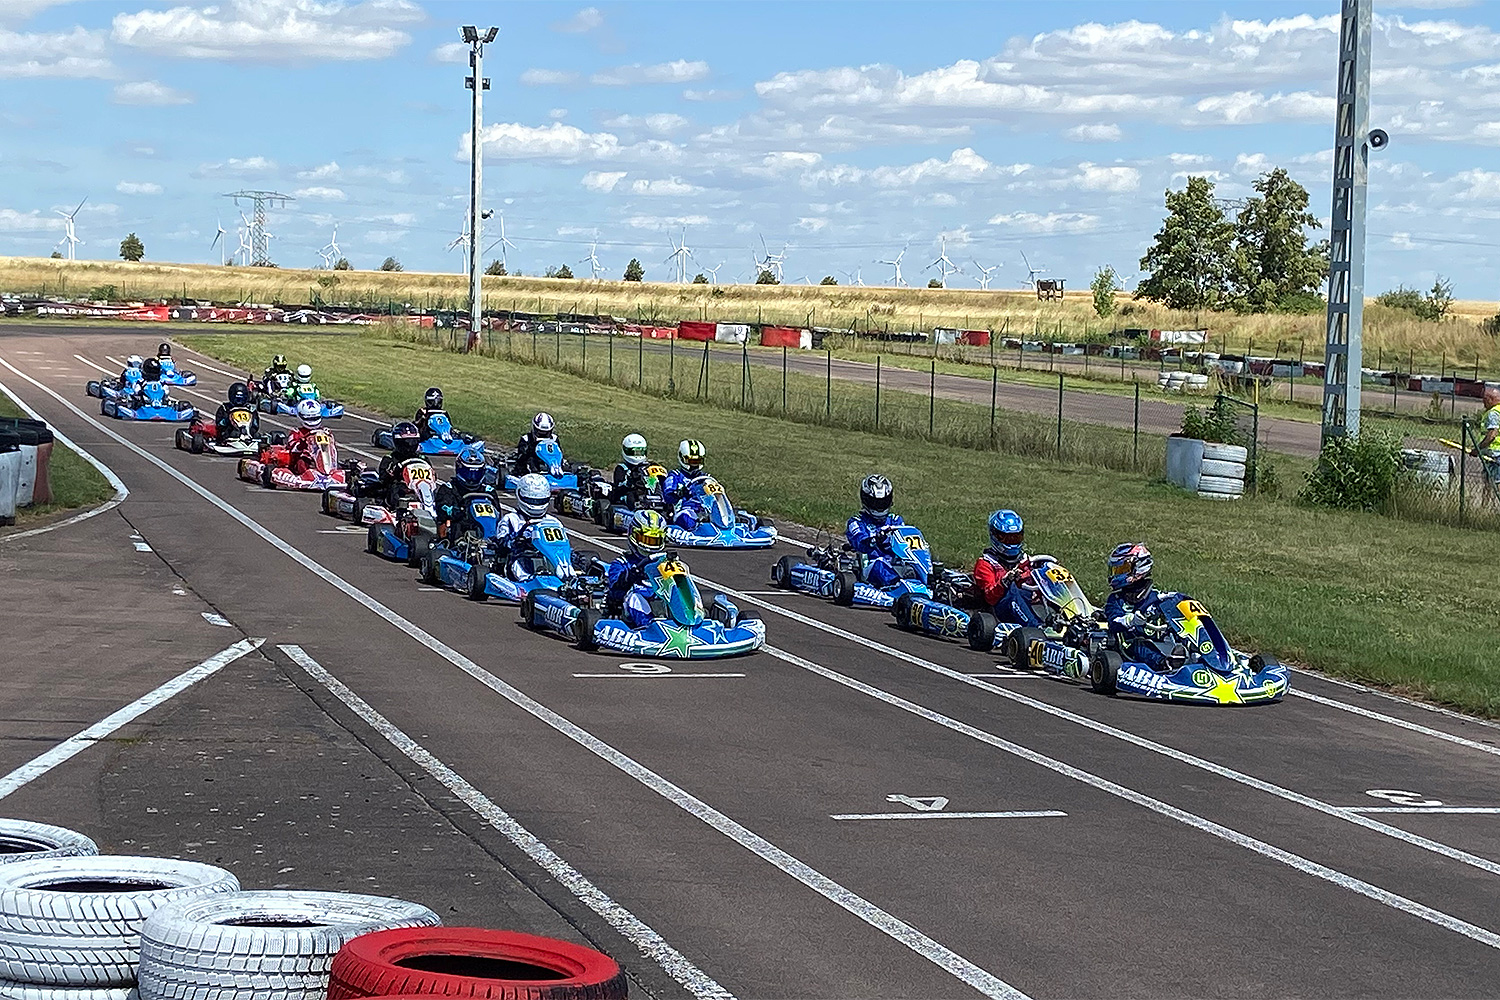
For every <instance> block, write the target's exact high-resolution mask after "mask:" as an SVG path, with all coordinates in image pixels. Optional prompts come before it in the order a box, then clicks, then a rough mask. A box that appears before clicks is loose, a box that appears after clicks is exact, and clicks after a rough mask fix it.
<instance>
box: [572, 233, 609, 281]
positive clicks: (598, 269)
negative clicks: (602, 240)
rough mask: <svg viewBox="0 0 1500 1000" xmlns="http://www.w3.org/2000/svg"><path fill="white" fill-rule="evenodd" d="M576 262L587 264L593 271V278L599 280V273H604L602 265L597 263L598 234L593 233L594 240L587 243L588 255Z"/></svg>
mask: <svg viewBox="0 0 1500 1000" xmlns="http://www.w3.org/2000/svg"><path fill="white" fill-rule="evenodd" d="M578 263H580V264H587V265H588V266H589V270H590V271H592V272H594V280H595V281H598V280H599V275H601V274H603V273H604V265H602V264H600V263H599V234H598V233H595V234H594V242H593V243H591V244H589V255H588V256H587V257H584V258H583V259H582V260H580V261H579V262H578Z"/></svg>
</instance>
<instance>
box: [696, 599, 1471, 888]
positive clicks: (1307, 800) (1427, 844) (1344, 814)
mask: <svg viewBox="0 0 1500 1000" xmlns="http://www.w3.org/2000/svg"><path fill="white" fill-rule="evenodd" d="M703 582H705V583H708V584H710V585H711V586H714V587H717V588H718V589H719V590H722V591H723V592H724V593H726V594H728V595H729V596H730V597H742V596H743V597H744V599H745V600H746V601H747V602H749V603H751V604H754V605H758V606H759V607H761V608H764V609H766V610H768V611H772V612H774V613H776V614H778V615H782V616H784V617H786V618H791V619H792V620H794V621H797V622H801V623H803V624H805V625H808V626H810V627H812V628H815V629H818V630H819V631H822V632H826V633H828V634H830V635H835V636H838V637H839V638H841V639H845V640H847V641H848V642H852V643H854V644H856V645H860V646H864V647H865V648H867V649H872V650H875V651H877V652H881V653H885V654H886V655H887V656H892V657H895V658H896V659H898V660H902V661H904V662H906V663H910V664H912V665H913V666H917V667H921V668H922V669H923V670H928V671H931V672H932V673H935V674H939V675H941V676H943V677H949V678H952V679H953V680H956V681H959V682H961V683H964V684H968V685H970V686H972V687H976V688H979V689H980V690H981V691H988V692H989V693H991V694H995V695H999V696H1000V697H1001V698H1006V699H1009V700H1010V701H1013V702H1016V703H1017V704H1020V705H1025V706H1026V707H1028V708H1033V709H1036V710H1037V711H1038V712H1045V713H1046V714H1048V715H1051V716H1053V717H1054V718H1058V719H1062V720H1064V721H1067V722H1071V723H1073V724H1074V725H1078V726H1083V727H1084V728H1086V729H1092V730H1093V731H1094V732H1096V733H1101V734H1103V735H1105V736H1110V737H1113V738H1114V739H1117V740H1121V741H1123V742H1126V743H1129V744H1131V745H1133V746H1137V747H1140V748H1141V749H1143V750H1149V751H1151V752H1152V753H1156V754H1161V755H1162V756H1163V757H1169V758H1171V759H1172V760H1175V761H1178V762H1179V763H1182V764H1187V765H1188V766H1190V767H1196V768H1198V769H1200V770H1203V771H1207V772H1209V773H1210V774H1215V775H1218V776H1219V777H1221V778H1227V779H1229V780H1230V781H1234V782H1238V783H1239V784H1242V785H1247V786H1249V787H1250V788H1254V789H1256V790H1257V791H1261V792H1266V793H1268V794H1270V795H1275V796H1276V797H1277V798H1280V799H1283V800H1285V801H1287V802H1291V803H1294V804H1296V805H1299V806H1303V807H1305V808H1308V809H1312V810H1314V811H1315V812H1320V813H1322V814H1323V815H1325V816H1332V817H1333V818H1334V819H1338V820H1343V821H1344V822H1346V823H1352V824H1354V825H1355V826H1358V827H1361V828H1363V829H1366V830H1369V831H1371V832H1373V833H1378V834H1381V835H1382V836H1386V837H1390V838H1392V839H1394V840H1399V841H1402V842H1403V843H1406V844H1410V845H1411V846H1413V847H1420V848H1421V849H1423V850H1425V851H1431V852H1432V853H1434V854H1439V855H1442V856H1443V857H1445V858H1451V859H1452V860H1454V861H1461V862H1463V863H1464V864H1466V865H1470V866H1472V867H1474V868H1478V869H1480V870H1481V871H1486V872H1489V873H1490V874H1491V875H1500V864H1497V863H1496V862H1494V861H1491V860H1489V859H1488V858H1482V857H1479V856H1478V855H1476V854H1470V853H1469V852H1468V851H1462V850H1459V849H1458V848H1456V847H1450V846H1448V845H1447V844H1444V843H1442V842H1440V841H1436V840H1432V839H1430V838H1427V837H1423V836H1420V835H1418V834H1415V833H1411V832H1409V831H1407V830H1402V829H1400V828H1399V827H1394V826H1390V825H1389V824H1386V823H1382V822H1380V821H1379V820H1374V819H1370V818H1368V817H1366V816H1362V815H1360V814H1358V813H1353V812H1350V811H1349V810H1348V809H1341V808H1339V807H1338V806H1334V805H1329V804H1328V803H1327V802H1324V801H1322V800H1321V799H1315V798H1313V797H1312V796H1310V795H1303V794H1302V793H1301V792H1294V791H1292V790H1291V789H1289V788H1283V787H1281V786H1280V785H1276V784H1273V783H1271V782H1269V781H1265V780H1263V779H1261V778H1257V777H1254V776H1253V775H1249V774H1245V773H1244V772H1242V771H1236V770H1235V769H1234V768H1231V767H1227V766H1225V765H1223V764H1218V763H1215V762H1213V761H1211V760H1205V759H1204V758H1202V757H1198V756H1195V755H1194V754H1190V753H1187V752H1186V751H1183V750H1178V749H1176V748H1175V747H1169V746H1167V745H1165V744H1163V743H1157V742H1156V741H1155V740H1149V739H1146V738H1145V737H1144V736H1137V735H1136V734H1134V733H1130V732H1126V731H1125V730H1123V729H1116V728H1115V727H1114V726H1111V725H1108V724H1106V723H1103V722H1098V721H1096V720H1094V719H1091V718H1089V717H1087V716H1084V715H1078V714H1077V713H1074V712H1070V711H1068V710H1067V709H1065V708H1058V707H1057V706H1056V705H1052V704H1049V703H1048V702H1045V701H1039V700H1037V699H1035V698H1031V697H1028V696H1026V695H1023V694H1020V693H1018V692H1015V691H1010V690H1007V689H1005V688H1003V687H999V686H997V685H995V684H991V683H989V682H988V681H984V680H980V679H978V678H975V677H972V676H970V675H968V674H964V673H960V672H959V671H957V670H950V669H949V668H947V667H945V666H943V665H942V664H940V663H934V662H933V661H931V660H927V659H923V658H922V657H920V656H916V655H913V654H911V653H907V652H905V651H903V650H900V649H896V648H894V647H892V646H887V645H885V644H884V643H880V642H876V641H875V640H874V639H867V638H865V637H864V636H862V635H857V634H855V633H853V632H849V631H846V630H844V629H841V628H839V627H837V626H835V625H829V624H827V623H826V622H821V621H818V620H817V619H815V618H809V617H808V616H806V615H803V614H799V613H798V612H796V611H791V610H788V609H786V608H783V607H779V606H777V605H775V604H769V603H767V602H765V601H762V600H760V599H758V598H754V597H748V596H745V595H742V594H740V593H739V592H738V591H735V590H733V589H732V588H729V587H725V586H723V585H721V584H717V583H714V582H713V581H712V580H704V581H703Z"/></svg>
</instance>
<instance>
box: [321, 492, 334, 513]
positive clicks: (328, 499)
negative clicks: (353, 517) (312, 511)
mask: <svg viewBox="0 0 1500 1000" xmlns="http://www.w3.org/2000/svg"><path fill="white" fill-rule="evenodd" d="M333 504H334V500H333V490H331V489H328V490H324V491H323V497H322V499H321V500H320V501H319V508H318V509H319V510H321V511H322V512H323V513H325V514H332V513H333V512H334V510H335V509H336V508H335V507H334V505H333Z"/></svg>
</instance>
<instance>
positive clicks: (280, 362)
mask: <svg viewBox="0 0 1500 1000" xmlns="http://www.w3.org/2000/svg"><path fill="white" fill-rule="evenodd" d="M291 373H292V370H291V369H290V368H288V367H287V366H286V355H285V354H278V355H276V356H274V357H273V358H271V367H269V368H267V369H266V374H265V377H264V378H263V379H262V382H263V383H264V384H265V385H267V386H269V385H270V383H271V379H273V378H275V377H276V376H277V375H290V374H291Z"/></svg>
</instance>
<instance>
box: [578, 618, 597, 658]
mask: <svg viewBox="0 0 1500 1000" xmlns="http://www.w3.org/2000/svg"><path fill="white" fill-rule="evenodd" d="M597 620H598V612H596V611H595V610H594V609H593V608H579V609H578V620H577V621H575V622H574V623H573V635H574V639H573V645H575V646H577V647H578V648H579V649H581V650H583V651H584V652H588V651H590V650H593V649H598V648H599V644H598V643H596V642H595V641H594V622H595V621H597Z"/></svg>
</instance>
